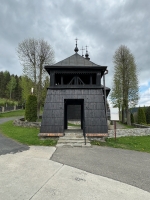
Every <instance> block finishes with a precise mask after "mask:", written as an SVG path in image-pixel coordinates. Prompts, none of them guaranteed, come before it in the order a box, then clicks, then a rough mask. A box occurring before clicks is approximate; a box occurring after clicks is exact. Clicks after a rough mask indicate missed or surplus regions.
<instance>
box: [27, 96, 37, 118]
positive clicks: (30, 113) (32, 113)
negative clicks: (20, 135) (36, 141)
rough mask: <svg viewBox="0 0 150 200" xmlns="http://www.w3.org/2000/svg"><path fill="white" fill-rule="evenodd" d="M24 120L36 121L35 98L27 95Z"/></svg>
mask: <svg viewBox="0 0 150 200" xmlns="http://www.w3.org/2000/svg"><path fill="white" fill-rule="evenodd" d="M25 119H26V120H27V121H29V122H35V121H36V120H37V98H36V96H34V95H29V96H28V99H27V102H26V106H25Z"/></svg>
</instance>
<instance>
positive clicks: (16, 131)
mask: <svg viewBox="0 0 150 200" xmlns="http://www.w3.org/2000/svg"><path fill="white" fill-rule="evenodd" d="M0 132H1V133H3V134H4V135H5V136H7V137H9V138H12V139H14V140H16V141H18V142H21V143H22V144H26V145H40V146H55V145H56V143H57V141H56V140H41V139H39V138H38V133H39V129H37V128H26V127H18V126H14V125H13V121H9V122H6V123H3V124H0Z"/></svg>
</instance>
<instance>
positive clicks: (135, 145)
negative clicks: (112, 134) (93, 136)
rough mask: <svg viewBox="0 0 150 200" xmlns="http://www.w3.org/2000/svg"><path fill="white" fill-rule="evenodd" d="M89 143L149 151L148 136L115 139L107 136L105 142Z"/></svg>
mask: <svg viewBox="0 0 150 200" xmlns="http://www.w3.org/2000/svg"><path fill="white" fill-rule="evenodd" d="M91 144H93V145H98V146H107V147H114V148H122V149H130V150H135V151H143V152H148V153H150V136H136V137H135V136H130V137H120V138H117V139H116V141H115V139H114V138H108V139H106V142H99V141H92V142H91Z"/></svg>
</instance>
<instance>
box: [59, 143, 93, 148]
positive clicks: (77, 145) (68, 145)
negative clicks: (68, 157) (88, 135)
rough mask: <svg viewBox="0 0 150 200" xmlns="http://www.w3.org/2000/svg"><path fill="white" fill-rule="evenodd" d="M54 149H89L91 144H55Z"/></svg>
mask: <svg viewBox="0 0 150 200" xmlns="http://www.w3.org/2000/svg"><path fill="white" fill-rule="evenodd" d="M56 147H91V144H89V143H87V144H86V145H85V144H79V143H66V144H57V145H56Z"/></svg>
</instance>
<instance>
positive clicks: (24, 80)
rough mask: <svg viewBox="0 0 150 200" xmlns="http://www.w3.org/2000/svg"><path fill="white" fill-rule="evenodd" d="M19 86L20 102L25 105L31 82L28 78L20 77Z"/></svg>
mask: <svg viewBox="0 0 150 200" xmlns="http://www.w3.org/2000/svg"><path fill="white" fill-rule="evenodd" d="M19 84H20V87H21V88H22V102H23V103H25V102H26V101H27V98H28V96H29V94H30V93H31V88H32V86H33V81H32V80H31V79H30V78H28V76H22V77H21V80H20V83H19Z"/></svg>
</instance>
